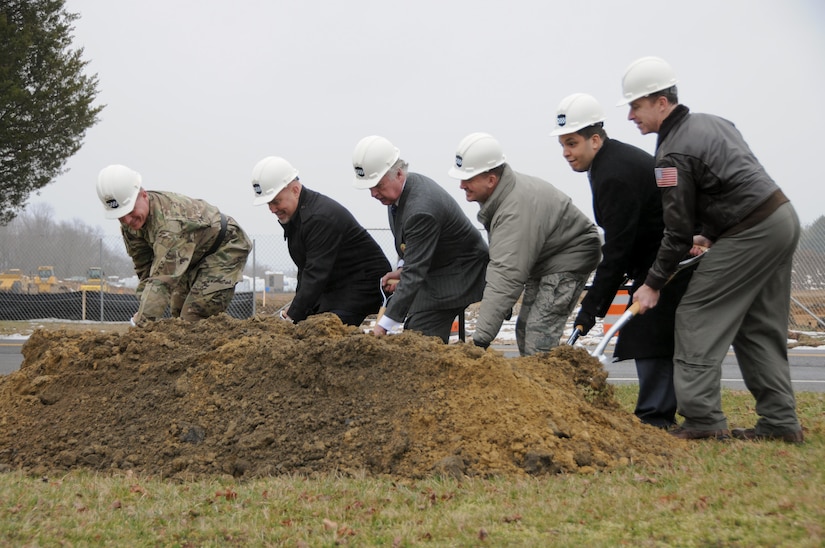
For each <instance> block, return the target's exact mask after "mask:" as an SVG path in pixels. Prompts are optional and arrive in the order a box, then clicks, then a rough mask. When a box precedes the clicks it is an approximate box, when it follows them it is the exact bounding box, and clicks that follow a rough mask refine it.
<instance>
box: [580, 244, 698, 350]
mask: <svg viewBox="0 0 825 548" xmlns="http://www.w3.org/2000/svg"><path fill="white" fill-rule="evenodd" d="M705 253H707V250H705V251H703V252H702V253H701V254H699V255H696V256H695V257H689V258H687V259H685V260H683V261H680V262H679V265H678V266H677V267H676V271H675V272H674V273H673V274H671V275H670V278H668V280H667V282H665V285H667V283H668V282H670V280H672V279H673V277H674V276H676V274H678V273H679V272H681V271H682V270H684V269H686V268H688V267H690V266H693V265H695V264H696V263H698V262H699V260H700V259H701V258H702V257H704V256H705ZM640 307H641V305H640V304H639V303H638V302H635V303H633V304H631V305H630V307H629V308H628V309H627V310H625V312H624V314H622V315H621V316H620V317H619V319H618V320H616V323H614V324H613V325H612V326H610V329H608V330H607V333H605V334H604V336H603V337H602V340H601V341H599V344H598V345H596V348H595V349H594V350H593V352H592V353H591V354H590V355H591V356H593V357H594V358H598V360H599V361H600V362H601V363H602V364H603V365H605V364H607V363H609V361H608V358H607V356H605V355H604V349H605V348H607V343H609V342H610V339H612V338H613V335H615V334H616V332H617V331H619V329H621V328H622V326H623V325H625V324H626V323H627V322H629V321H630V320H631V319H632V318H633V316H635V315H636V314H638V313H639V308H640ZM576 331H579V326H576V329H575V330H573V334H576ZM570 338H571V339H572V338H573V336H572V335H571V336H570ZM577 338H578V336H577ZM574 342H575V339H574ZM568 344H569V343H568Z"/></svg>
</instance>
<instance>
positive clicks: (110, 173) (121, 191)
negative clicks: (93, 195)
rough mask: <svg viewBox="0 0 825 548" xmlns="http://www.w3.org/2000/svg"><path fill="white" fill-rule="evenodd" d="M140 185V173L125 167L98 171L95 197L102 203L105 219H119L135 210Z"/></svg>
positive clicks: (113, 166) (106, 168)
mask: <svg viewBox="0 0 825 548" xmlns="http://www.w3.org/2000/svg"><path fill="white" fill-rule="evenodd" d="M140 184H141V177H140V173H138V172H137V171H134V170H132V169H129V168H128V167H126V166H122V165H119V164H113V165H110V166H106V167H104V168H103V169H101V170H100V173H99V174H98V176H97V197H98V198H100V201H101V202H102V203H103V209H104V210H105V216H106V218H107V219H120V218H121V217H123V216H125V215H128V214H129V213H131V212H132V210H133V209H135V201H136V200H137V196H138V193H139V192H140Z"/></svg>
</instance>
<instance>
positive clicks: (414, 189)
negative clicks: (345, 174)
mask: <svg viewBox="0 0 825 548" xmlns="http://www.w3.org/2000/svg"><path fill="white" fill-rule="evenodd" d="M400 156H401V154H400V152H399V150H398V149H397V148H396V147H395V146H393V144H392V143H390V142H389V141H388V140H387V139H385V138H384V137H379V136H377V135H371V136H369V137H365V138H364V139H362V140H361V141H360V142H359V143H358V145H357V146H356V147H355V151H354V152H353V155H352V165H353V168H354V169H355V183H354V185H355V187H356V188H360V189H369V190H370V194H371V195H372V197H373V198H375V199H376V200H378V201H380V202H381V203H382V204H384V205H385V206H387V214H388V216H389V224H390V229H391V230H392V233H393V236H394V237H395V249H396V251H397V253H398V264H397V267H396V269H395V270H393V271H392V272H388V273H387V274H386V275H385V276H384V277H382V278H381V284H382V286H383V288H384V291H385V292H387V293H393V298H392V299H391V300H390V303H389V305H388V307H387V310H386V312H385V313H384V315H383V316H382V317H381V318H380V320H379V321H378V323H377V324H376V326H375V329H374V331H373V332H374V333H375V335H379V336H380V335H385V334H386V333H387V332H388V331H392V330H393V329H395V328H397V327H400V326H401V325H402V324H403V326H404V329H409V330H412V331H418V332H420V333H423V334H424V335H434V336H436V337H440V338H441V340H442V341H444V342H445V343H446V342H448V341H449V338H450V329H451V327H452V325H453V320H454V319H455V318H456V316H457V315H459V314H463V313H464V312H463V311H464V309H465V308H466V307H467V305H469V304H472V303H475V302H478V301H480V300H481V296H482V294H483V292H484V275H485V271H486V268H487V244H486V243H485V242H484V238H483V237H482V236H481V232H480V231H479V230H478V229H477V228H475V227H474V226H473V225H472V223H471V222H470V220H469V219H468V218H467V216H466V215H464V212H463V211H462V210H461V208H460V207H459V206H458V203H457V202H456V201H455V200H454V199H453V198H452V197H451V196H450V195H449V194H448V193H447V191H445V190H444V189H443V188H441V187H440V186H439V185H438V184H437V183H436V182H435V181H433V180H432V179H430V178H428V177H425V176H423V175H419V174H417V173H409V172H408V171H407V167H408V164H407V162H405V161H404V160H402V159H401V157H400ZM396 282H397V285H396Z"/></svg>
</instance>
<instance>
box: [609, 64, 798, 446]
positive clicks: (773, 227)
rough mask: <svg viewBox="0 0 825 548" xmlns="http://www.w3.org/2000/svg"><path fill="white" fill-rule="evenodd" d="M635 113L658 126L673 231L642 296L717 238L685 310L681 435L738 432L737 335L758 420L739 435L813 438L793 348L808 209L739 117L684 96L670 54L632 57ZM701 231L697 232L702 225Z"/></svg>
mask: <svg viewBox="0 0 825 548" xmlns="http://www.w3.org/2000/svg"><path fill="white" fill-rule="evenodd" d="M622 91H623V99H622V101H621V102H620V103H619V104H620V105H622V104H629V113H628V119H629V120H631V121H632V122H634V123H635V124H636V126H637V127H638V128H639V131H640V132H641V133H642V134H643V135H644V134H648V133H657V134H658V141H657V143H656V169H655V176H656V183H657V185H658V186H659V188H660V189H661V190H662V204H663V210H664V221H665V234H664V238H663V239H662V244H661V246H660V247H659V252H658V254H657V256H656V261H655V262H654V263H653V266H652V267H651V268H650V270H649V271H648V274H647V277H646V279H645V283H644V285H642V287H640V288H639V290H638V291H636V293H635V295H634V301H637V302H639V304H640V305H641V309H640V312H641V313H644V312H645V311H646V310H649V309H650V308H653V307H654V306H656V305H657V302H658V300H659V295H660V291H661V289H662V287H663V286H664V284H665V283H666V282H667V280H668V278H669V277H670V275H671V274H672V273H673V272H675V270H676V266H677V264H678V262H679V260H680V259H681V257H682V256H684V254H685V253H687V252H689V251H690V252H691V254H696V253H698V250H697V249H696V248H695V246H696V245H701V246H705V247H709V248H710V250H709V251H708V252H707V254H706V255H705V257H704V258H703V259H702V261H701V263H700V264H699V266H698V268H697V269H696V271H695V272H694V274H693V277H692V279H691V281H690V284H689V286H688V289H687V292H686V293H685V295H684V296H683V297H682V301H681V303H680V304H679V307H678V308H677V310H676V333H675V351H674V388H675V390H676V400H677V402H678V409H679V414H681V415H682V416H683V417H684V418H685V420H684V423H683V424H682V426H681V427H680V428H678V429H675V430H672V431H671V434H673V435H674V436H676V437H679V438H682V439H704V438H715V439H725V438H728V437H730V436H731V432H730V430H729V429H728V423H727V418H726V417H725V414H724V412H723V411H722V406H721V393H720V390H721V388H720V379H721V371H722V360H723V359H724V357H725V354H726V353H727V351H728V349H729V348H730V346H731V345H733V349H734V352H735V354H736V359H737V361H738V363H739V367H740V369H741V371H742V376H743V378H744V380H745V385H746V386H747V387H748V389H749V390H750V392H751V393H752V394H753V396H754V398H755V399H756V413H757V415H759V419H758V420H757V422H756V425H755V427H754V428H747V429H738V430H734V431H733V433H732V434H733V436H734V437H736V438H740V439H749V440H750V439H779V440H783V441H786V442H790V443H801V442H802V441H803V434H802V427H801V426H800V423H799V419H798V418H797V415H796V409H795V401H794V393H793V388H792V386H791V379H790V368H789V364H788V358H787V329H788V315H789V308H790V290H791V267H792V261H793V254H794V250H795V249H796V245H797V243H798V241H799V234H800V226H799V219H798V217H797V215H796V212H795V211H794V208H793V206H792V205H791V203H790V201H789V200H788V198H787V197H786V196H785V195H784V194H783V193H782V190H781V189H780V188H779V186H778V185H777V184H776V183H775V182H774V181H773V179H771V177H770V176H769V175H768V174H767V173H766V172H765V169H764V168H763V167H762V165H761V164H760V163H759V161H758V160H757V159H756V157H755V156H754V154H753V152H751V150H750V148H749V147H748V145H747V143H746V142H745V140H744V139H743V138H742V135H741V134H740V133H739V131H738V130H737V129H736V127H735V126H734V125H733V124H732V123H730V122H729V121H727V120H724V119H722V118H719V117H717V116H712V115H708V114H694V113H691V112H690V111H689V110H688V108H687V107H686V106H684V105H681V104H679V100H678V96H677V91H676V75H675V73H674V71H673V69H672V68H671V67H670V65H668V64H667V63H666V62H665V61H664V60H662V59H659V58H657V57H644V58H642V59H639V60H637V61H635V62H634V63H632V64H631V65H630V66H629V67H628V69H627V71H626V73H625V76H624V79H623V81H622ZM697 224H701V227H702V232H701V234H700V235H697V236H694V234H693V231H694V227H695V226H696V225H697Z"/></svg>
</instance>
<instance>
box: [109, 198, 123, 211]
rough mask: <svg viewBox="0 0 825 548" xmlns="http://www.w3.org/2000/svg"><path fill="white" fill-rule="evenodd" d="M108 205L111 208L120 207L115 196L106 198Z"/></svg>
mask: <svg viewBox="0 0 825 548" xmlns="http://www.w3.org/2000/svg"><path fill="white" fill-rule="evenodd" d="M106 207H108V208H109V209H117V208H119V207H120V204H119V203H117V200H115V199H114V198H110V199H108V200H106Z"/></svg>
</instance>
